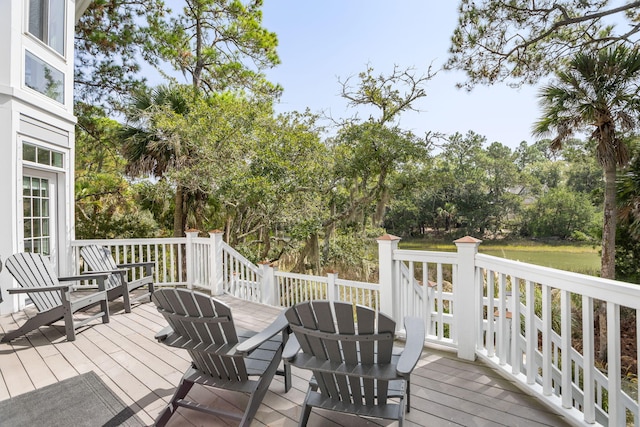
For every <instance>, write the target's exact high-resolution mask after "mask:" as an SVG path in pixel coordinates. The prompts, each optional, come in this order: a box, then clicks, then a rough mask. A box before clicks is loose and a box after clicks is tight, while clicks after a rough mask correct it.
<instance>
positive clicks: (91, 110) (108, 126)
mask: <svg viewBox="0 0 640 427" xmlns="http://www.w3.org/2000/svg"><path fill="white" fill-rule="evenodd" d="M83 107H84V108H81V109H79V110H78V111H79V112H80V113H81V115H80V116H79V118H78V131H77V133H76V177H75V197H76V202H75V211H76V221H75V222H76V237H77V238H80V239H93V238H102V239H104V238H112V239H113V238H127V237H153V236H155V235H156V233H157V228H158V227H157V224H156V222H155V220H154V218H153V215H152V214H151V213H150V212H149V211H147V210H144V209H141V208H140V206H139V205H138V203H137V193H136V189H135V186H132V185H131V183H130V182H129V181H127V180H126V179H125V178H124V176H123V173H122V172H123V170H124V159H123V158H122V157H121V156H120V155H119V153H118V149H117V148H118V147H117V132H118V130H119V128H120V125H119V124H118V123H117V122H115V121H114V120H112V119H109V118H107V117H105V115H104V112H103V111H102V110H100V109H99V108H95V107H88V106H86V105H84V106H83Z"/></svg>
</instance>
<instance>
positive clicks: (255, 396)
mask: <svg viewBox="0 0 640 427" xmlns="http://www.w3.org/2000/svg"><path fill="white" fill-rule="evenodd" d="M281 359H282V346H281V347H280V348H279V349H278V351H276V353H275V355H274V357H273V360H272V361H271V363H270V364H269V367H268V368H267V370H266V371H264V373H263V374H262V375H261V376H260V380H259V382H258V386H257V387H256V389H255V390H254V392H253V393H252V394H251V396H250V397H249V403H248V404H247V408H246V409H245V411H244V415H243V416H242V420H240V427H249V425H250V424H251V422H252V421H253V417H255V415H256V412H258V408H259V407H260V404H261V403H262V399H264V395H265V394H267V390H269V384H271V380H272V379H273V376H274V375H275V374H276V371H277V370H278V365H279V364H280V360H281Z"/></svg>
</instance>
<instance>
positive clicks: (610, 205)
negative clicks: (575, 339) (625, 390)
mask: <svg viewBox="0 0 640 427" xmlns="http://www.w3.org/2000/svg"><path fill="white" fill-rule="evenodd" d="M600 277H602V278H605V279H615V277H616V162H615V159H611V160H610V161H609V162H607V163H606V164H605V165H604V219H603V222H602V257H601V260H600ZM598 329H599V334H598V335H599V336H598V342H599V348H598V360H600V361H602V362H604V361H605V360H606V358H607V303H606V302H605V301H600V304H599V308H598Z"/></svg>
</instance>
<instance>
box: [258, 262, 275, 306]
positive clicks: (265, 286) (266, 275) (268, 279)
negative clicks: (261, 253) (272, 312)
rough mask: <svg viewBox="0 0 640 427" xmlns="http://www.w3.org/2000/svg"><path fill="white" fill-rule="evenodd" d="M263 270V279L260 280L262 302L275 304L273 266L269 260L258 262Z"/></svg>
mask: <svg viewBox="0 0 640 427" xmlns="http://www.w3.org/2000/svg"><path fill="white" fill-rule="evenodd" d="M258 266H259V267H260V270H261V271H262V280H261V281H260V297H261V298H260V302H261V303H263V304H268V305H274V304H273V302H274V300H275V298H274V291H273V282H274V281H273V267H271V264H270V263H269V262H268V261H263V262H261V263H259V264H258Z"/></svg>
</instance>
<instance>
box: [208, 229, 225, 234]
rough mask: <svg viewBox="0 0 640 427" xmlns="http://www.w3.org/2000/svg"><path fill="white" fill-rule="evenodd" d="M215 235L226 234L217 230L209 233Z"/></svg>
mask: <svg viewBox="0 0 640 427" xmlns="http://www.w3.org/2000/svg"><path fill="white" fill-rule="evenodd" d="M213 234H224V231H222V230H217V229H216V230H211V231H209V235H213Z"/></svg>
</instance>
